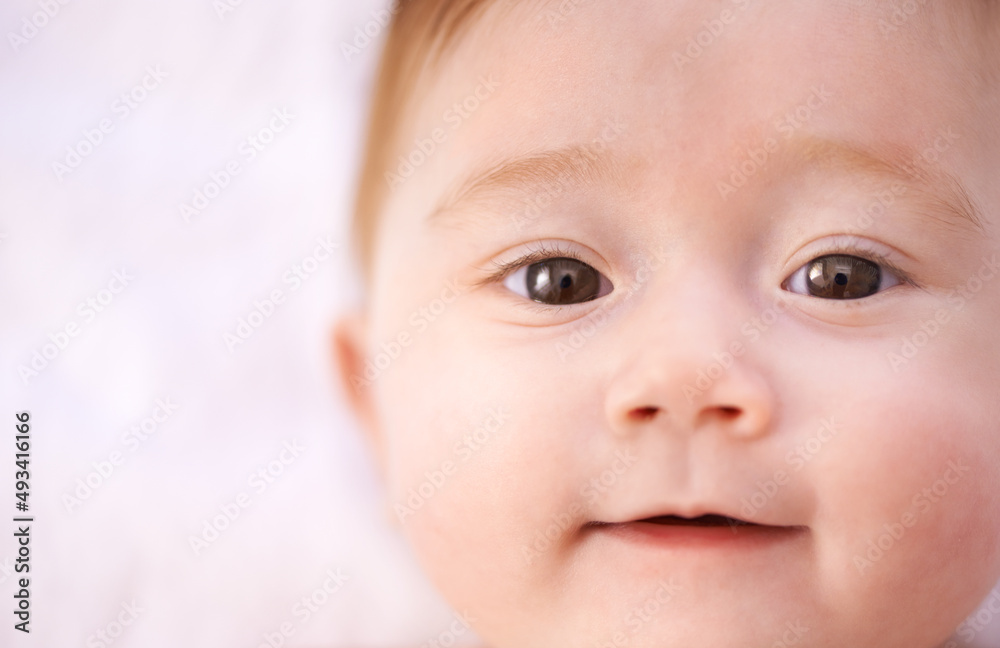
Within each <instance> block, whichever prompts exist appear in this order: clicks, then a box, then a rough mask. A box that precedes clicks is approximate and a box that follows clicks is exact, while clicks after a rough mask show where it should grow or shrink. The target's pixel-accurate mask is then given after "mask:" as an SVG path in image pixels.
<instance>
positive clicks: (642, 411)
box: [629, 407, 660, 421]
mask: <svg viewBox="0 0 1000 648" xmlns="http://www.w3.org/2000/svg"><path fill="white" fill-rule="evenodd" d="M659 411H660V408H659V407H637V408H635V409H634V410H632V411H631V412H629V417H630V418H632V419H633V420H635V421H648V420H649V419H651V418H653V417H654V416H656V413H657V412H659Z"/></svg>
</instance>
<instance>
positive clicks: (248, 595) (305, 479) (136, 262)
mask: <svg viewBox="0 0 1000 648" xmlns="http://www.w3.org/2000/svg"><path fill="white" fill-rule="evenodd" d="M386 6H388V2H374V1H368V0H365V1H359V0H350V1H348V0H332V1H330V0H327V1H324V0H287V1H285V2H280V3H278V2H261V1H260V0H242V1H241V2H240V1H239V0H220V1H218V2H213V0H174V1H172V2H134V1H132V2H127V1H125V0H88V1H86V2H84V1H77V0H72V1H68V0H31V1H29V0H4V2H3V3H2V4H0V33H2V34H3V43H2V44H0V275H2V279H0V304H2V306H0V308H2V318H0V368H2V371H0V431H2V433H0V440H2V442H0V485H2V486H0V520H3V521H2V522H0V600H3V601H4V603H3V604H0V609H2V610H4V612H3V614H2V616H0V618H2V619H3V622H2V629H0V645H2V646H21V645H24V646H29V645H30V646H45V647H50V646H51V647H56V646H59V647H63V646H66V647H69V646H88V647H89V646H104V645H114V646H115V647H116V648H117V647H119V646H120V647H122V648H125V647H128V646H142V647H149V648H154V647H158V646H171V647H174V646H187V647H197V646H211V647H212V648H220V647H227V646H249V647H256V646H260V645H263V646H267V645H269V644H268V642H267V639H268V638H270V639H271V643H272V645H273V644H277V643H280V644H281V645H284V646H416V645H420V644H422V643H424V642H427V641H429V640H430V639H432V638H434V637H436V636H438V634H439V633H441V632H442V631H443V630H445V629H446V628H447V627H448V626H449V625H450V624H451V622H452V621H453V616H452V612H451V611H450V610H449V609H448V608H447V607H446V605H445V604H444V603H443V602H442V601H441V599H440V598H439V597H438V596H437V595H436V594H435V593H434V592H433V590H432V589H431V587H430V586H429V585H428V584H427V583H426V581H425V579H424V577H423V576H422V575H421V574H420V572H419V570H418V568H417V567H416V565H415V561H414V559H413V557H412V556H411V555H410V553H409V552H408V549H407V548H406V546H405V545H404V543H403V542H402V541H401V539H400V537H399V536H398V534H397V533H396V532H395V530H394V529H393V528H392V525H391V523H390V522H389V520H388V518H387V516H386V515H385V513H384V512H383V506H382V503H381V499H380V497H381V493H380V490H379V486H378V485H377V483H376V479H375V475H374V470H373V466H372V463H371V462H370V461H369V458H368V456H367V454H366V448H365V446H364V444H363V442H362V440H361V439H360V438H359V434H358V430H357V428H356V426H355V424H354V422H353V420H352V419H351V418H350V417H349V414H348V412H347V411H346V408H345V406H344V401H343V399H342V397H341V395H340V393H339V391H338V386H337V384H336V383H335V381H334V374H333V371H332V367H331V363H330V357H331V356H330V348H329V331H330V326H331V324H332V322H333V321H334V319H335V317H336V315H337V313H338V311H339V310H340V309H342V308H344V307H345V306H346V305H348V304H350V303H352V301H353V300H354V299H355V298H356V295H357V291H356V289H355V288H354V283H353V282H354V279H353V275H352V269H351V265H350V251H349V245H348V244H349V241H348V238H347V231H348V212H349V208H350V204H351V200H352V191H353V182H354V179H355V172H356V171H355V169H356V164H357V158H358V155H359V151H360V147H361V133H362V129H363V124H364V112H365V109H366V104H367V100H368V92H369V91H370V84H371V80H372V74H373V71H374V67H375V64H376V62H377V57H378V54H379V48H380V46H381V44H382V38H381V36H383V35H384V34H379V35H378V36H377V37H376V38H375V39H374V41H373V42H372V44H370V45H369V46H367V47H364V48H363V49H361V50H360V52H358V53H356V54H355V55H354V56H351V57H347V56H345V54H344V52H343V51H342V50H341V43H352V44H353V43H354V41H355V39H356V37H357V36H358V31H357V30H358V29H360V30H362V31H363V30H364V29H366V28H367V29H368V30H369V33H374V32H376V31H380V29H381V28H378V25H377V23H375V22H373V14H372V12H373V11H377V10H378V9H381V8H384V7H386ZM12 34H13V36H12ZM358 42H360V43H362V44H363V41H360V40H359V41H358ZM348 58H349V60H348ZM144 84H145V85H144ZM123 94H124V95H126V97H125V98H124V99H123V98H122V95H123ZM275 111H277V112H275ZM278 115H281V117H280V118H276V117H277V116H278ZM272 128H273V129H274V131H273V132H271V131H268V129H272ZM279 128H280V132H278V130H277V129H279ZM102 129H103V132H102ZM251 136H252V137H254V138H255V139H254V140H249V139H248V138H250V137H251ZM255 141H256V142H257V143H256V144H255V143H254V142H255ZM234 162H235V163H236V164H238V165H239V170H240V171H239V173H238V174H237V175H235V176H233V177H231V178H230V179H229V180H228V182H227V180H226V178H225V177H224V176H222V175H219V172H220V171H223V170H224V169H225V168H226V166H227V164H231V163H234ZM56 164H60V165H64V166H63V167H60V166H54V165H56ZM213 174H216V180H213ZM212 182H216V183H217V184H219V185H226V186H224V187H220V189H221V190H220V191H218V192H217V191H216V190H215V188H214V187H211V186H206V185H210V184H211V183H212ZM199 190H201V191H203V192H204V193H205V194H207V196H208V200H207V206H206V202H203V201H202V200H201V199H199V201H198V202H197V203H195V206H200V207H204V208H203V209H201V210H200V213H197V214H192V213H187V216H188V218H185V215H184V214H183V213H182V210H181V205H182V204H185V203H186V204H187V205H189V206H190V205H192V203H193V201H194V200H195V196H196V192H197V191H199ZM323 240H326V241H329V242H330V243H332V244H333V245H336V246H337V247H336V249H335V250H334V252H333V253H332V255H331V254H328V253H327V252H326V251H325V250H323V249H322V248H321V249H320V250H319V255H318V256H317V255H316V252H317V247H319V243H318V241H323ZM329 246H330V245H329V243H328V244H327V247H329ZM310 257H313V260H310ZM318 257H325V258H318ZM295 266H301V267H303V268H304V270H303V274H304V275H306V277H305V279H304V280H303V279H300V280H298V281H299V283H298V284H297V283H296V280H293V279H292V278H291V277H292V275H286V273H287V272H288V271H289V270H292V272H294V270H293V268H294V267H295ZM307 270H308V271H311V273H306V271H307ZM116 273H118V274H119V275H121V274H122V273H124V275H126V276H131V277H132V278H131V279H128V282H127V285H125V286H124V287H122V285H121V280H120V279H118V280H115V276H116ZM109 288H113V289H115V290H118V291H119V292H117V293H115V292H112V291H111V290H109ZM275 289H280V290H281V291H282V294H283V295H284V301H283V303H281V304H279V305H277V307H276V308H274V309H273V313H270V316H269V317H266V318H265V317H262V316H257V315H251V314H252V313H253V311H254V310H255V302H259V301H261V300H264V299H267V298H269V295H270V293H271V292H272V291H273V290H275ZM91 299H93V300H95V303H96V306H89V305H87V301H88V300H91ZM81 304H83V306H81ZM98 308H99V309H100V312H98V310H97V309H98ZM261 308H262V310H264V311H267V312H270V311H271V308H269V307H268V306H267V305H262V306H261ZM241 319H244V320H250V321H249V322H248V324H250V323H255V324H259V326H257V327H253V328H251V329H247V330H252V331H253V333H252V335H250V336H249V337H248V338H247V339H246V340H245V341H243V343H242V344H238V345H235V346H234V345H232V344H231V343H230V344H227V342H226V340H225V339H224V334H227V333H228V334H231V335H233V336H236V335H237V333H238V332H237V327H238V325H239V322H240V320H241ZM74 326H75V327H76V328H74ZM67 327H69V328H70V331H71V332H75V333H76V335H75V336H70V335H69V334H67V333H66V330H67ZM245 333H246V330H245V331H244V334H245ZM46 345H49V346H48V347H47V346H46ZM61 346H63V347H65V348H59V347H61ZM230 347H232V348H230ZM36 352H38V353H39V354H40V355H39V356H38V357H37V358H36V357H35V356H34V354H35V353H36ZM56 352H57V353H56ZM45 354H47V355H49V356H52V357H50V358H45V357H44V355H45ZM33 359H34V362H35V365H34V367H33V366H32V362H33ZM34 372H37V373H34ZM158 402H159V403H163V404H166V405H167V409H174V406H175V405H176V409H174V411H172V412H170V413H169V414H166V413H165V412H164V411H163V409H162V407H161V409H159V410H158V409H157V407H158V405H157V404H158ZM21 410H28V411H30V412H31V416H32V424H33V450H32V477H31V489H32V490H31V499H30V504H31V511H30V513H31V514H33V515H35V516H36V523H35V525H34V527H33V536H34V538H33V542H32V572H31V576H32V607H33V616H32V621H31V626H30V627H31V630H32V632H31V634H30V635H27V636H25V635H23V633H20V632H15V631H14V630H13V628H12V626H13V615H12V614H11V612H10V611H7V610H9V609H10V607H9V606H11V605H12V599H11V598H10V597H11V596H12V595H13V592H14V589H13V588H14V583H15V576H14V574H13V573H12V571H11V567H12V566H13V564H14V563H13V560H14V558H15V556H16V545H15V544H14V542H15V540H14V538H13V536H12V533H13V528H12V524H13V523H12V522H11V517H12V514H13V510H14V503H15V501H14V497H13V494H14V492H13V491H14V488H13V483H14V474H13V473H14V470H13V468H14V467H13V454H14V448H13V438H12V437H13V434H14V424H15V421H14V413H15V412H16V411H21ZM154 414H155V415H156V416H157V417H158V418H160V419H165V420H162V421H160V422H155V423H154V421H153V420H152V419H151V418H150V417H153V416H154ZM147 419H148V420H147ZM143 424H145V428H146V431H143V429H142V426H143ZM133 427H137V428H138V429H139V433H138V434H129V432H130V429H132V428H133ZM286 443H287V444H291V445H292V446H293V447H294V446H295V445H297V446H298V447H301V448H304V450H297V452H298V455H297V456H294V455H293V454H291V453H288V452H286V453H284V454H282V451H283V448H284V447H285V444H286ZM113 453H118V454H117V455H114V454H113ZM112 458H117V459H118V465H114V463H112V462H111V459H112ZM282 459H284V460H285V462H286V463H284V464H283V463H281V460H282ZM111 469H113V470H111ZM261 469H263V470H264V471H265V473H267V471H268V470H270V475H269V479H270V481H264V480H262V479H260V478H256V479H254V480H252V481H251V476H252V475H254V474H255V473H257V471H258V470H261ZM102 472H103V473H105V474H104V475H102V474H101V473H102ZM88 481H89V482H90V485H89V486H88V485H86V484H87V482H88ZM241 493H243V495H242V496H241V495H240V494H241ZM237 498H240V499H239V502H242V503H244V504H247V503H248V505H247V506H245V507H243V508H240V507H239V506H238V504H237V501H238V500H237ZM234 506H235V507H236V508H237V510H238V512H239V515H238V517H236V519H235V520H233V521H231V522H230V521H229V520H227V519H225V518H224V517H219V516H224V515H225V512H226V511H227V510H228V511H229V512H230V517H232V513H233V510H234ZM206 524H209V525H213V524H214V525H216V526H222V527H225V528H224V530H222V531H221V532H219V533H218V537H217V538H215V539H214V541H212V542H206V546H201V545H198V551H197V552H196V550H195V548H194V547H192V542H191V538H192V537H194V538H200V539H202V540H204V538H205V537H209V538H213V537H214V536H213V533H212V530H211V529H209V530H206ZM330 570H332V571H331V572H330V573H333V574H337V573H338V572H337V570H340V571H339V574H340V575H341V576H346V577H347V578H348V580H347V582H346V583H344V584H343V585H342V587H340V588H339V589H338V590H337V591H336V592H335V593H334V594H330V595H327V594H326V593H325V592H323V591H322V588H323V585H324V583H325V582H326V583H327V584H328V586H330V587H331V588H332V587H333V583H332V582H328V579H329V577H328V576H327V573H328V571H330ZM317 590H319V593H318V594H317ZM303 597H306V598H310V597H312V599H313V601H314V602H313V604H312V606H313V608H314V610H309V612H308V616H307V615H306V613H305V610H306V609H307V608H305V607H298V608H296V605H297V604H299V603H300V601H301V599H302V598H303ZM316 601H322V603H320V604H318V603H316ZM133 602H134V604H135V606H137V607H138V608H141V611H138V613H137V618H135V619H134V620H133V619H132V616H131V614H132V613H131V612H127V611H126V608H129V607H130V606H132V605H133ZM123 605H124V606H125V607H124V608H123ZM123 621H128V623H127V625H125V626H124V631H123V632H122V633H121V634H120V635H119V636H118V637H116V638H112V641H111V642H110V643H108V642H104V641H103V640H102V639H101V638H100V635H99V634H98V631H99V630H103V631H104V632H111V633H116V632H117V628H118V626H117V625H116V624H118V623H121V622H123ZM284 623H287V624H288V625H286V626H285V627H284V629H285V630H286V631H287V629H288V628H291V630H292V632H290V633H287V634H286V635H285V636H283V635H282V624H284ZM470 638H471V636H469V637H463V639H470Z"/></svg>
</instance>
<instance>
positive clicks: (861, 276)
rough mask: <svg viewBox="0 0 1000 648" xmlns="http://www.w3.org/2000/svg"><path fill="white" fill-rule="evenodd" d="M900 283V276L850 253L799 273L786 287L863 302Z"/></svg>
mask: <svg viewBox="0 0 1000 648" xmlns="http://www.w3.org/2000/svg"><path fill="white" fill-rule="evenodd" d="M899 283H902V280H901V279H900V278H899V277H897V276H896V275H895V274H893V273H892V272H886V271H885V269H884V268H883V267H882V266H880V265H879V264H877V263H875V262H874V261H869V260H868V259H863V258H861V257H856V256H851V255H849V254H827V255H824V256H821V257H817V258H815V259H813V260H812V261H810V262H809V263H807V264H805V265H804V266H802V267H801V268H799V269H798V270H796V271H795V272H794V273H793V274H792V276H790V277H789V278H788V279H786V280H785V282H784V284H782V287H783V288H785V290H788V291H789V292H793V293H798V294H800V295H808V296H810V297H821V298H823V299H861V298H863V297H870V296H871V295H874V294H875V293H877V292H880V291H882V290H885V289H887V288H891V287H892V286H895V285H896V284H899Z"/></svg>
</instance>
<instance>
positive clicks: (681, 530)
mask: <svg viewBox="0 0 1000 648" xmlns="http://www.w3.org/2000/svg"><path fill="white" fill-rule="evenodd" d="M588 526H589V527H590V529H591V531H592V532H594V533H597V534H598V535H601V536H609V537H615V538H618V539H619V540H624V541H625V542H627V543H630V544H637V545H640V546H645V547H651V548H659V549H674V550H705V549H716V550H725V549H727V548H728V549H732V550H749V549H763V548H765V547H775V546H776V545H780V544H785V543H787V542H793V541H796V540H801V539H803V538H804V537H805V535H806V534H807V532H808V528H807V527H804V526H775V525H771V524H761V523H759V522H751V521H749V520H744V519H740V518H735V517H731V516H729V515H724V514H720V513H706V514H703V515H698V516H694V517H685V516H682V515H674V514H668V515H655V516H652V517H646V518H641V519H636V520H631V521H628V522H591V523H590V524H589V525H588Z"/></svg>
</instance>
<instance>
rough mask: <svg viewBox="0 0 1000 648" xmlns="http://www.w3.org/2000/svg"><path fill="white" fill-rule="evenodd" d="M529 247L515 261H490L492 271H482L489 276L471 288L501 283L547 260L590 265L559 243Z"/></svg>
mask: <svg viewBox="0 0 1000 648" xmlns="http://www.w3.org/2000/svg"><path fill="white" fill-rule="evenodd" d="M529 245H534V246H535V247H534V248H533V249H530V250H529V251H528V252H526V253H524V254H521V255H520V256H519V257H517V258H516V259H513V260H510V261H502V262H501V261H495V260H494V261H491V262H490V264H491V265H492V266H493V270H492V271H488V270H486V269H485V268H484V269H483V270H484V271H486V272H490V274H489V276H487V277H484V278H482V279H479V280H477V281H475V282H474V283H473V286H475V287H482V286H487V285H489V284H494V283H501V282H503V280H504V279H506V278H507V277H508V276H510V275H511V274H513V273H514V272H515V271H517V270H519V269H521V268H523V267H524V266H526V265H531V264H532V263H537V262H539V261H545V260H547V259H554V258H566V259H573V260H575V261H579V262H580V263H586V264H587V265H591V264H590V263H587V261H586V260H584V259H583V257H582V256H581V255H580V254H578V253H577V252H574V251H573V250H571V249H569V248H567V247H565V246H564V245H562V244H560V243H559V242H548V241H538V242H535V243H531V244H529ZM549 308H552V306H549Z"/></svg>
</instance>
